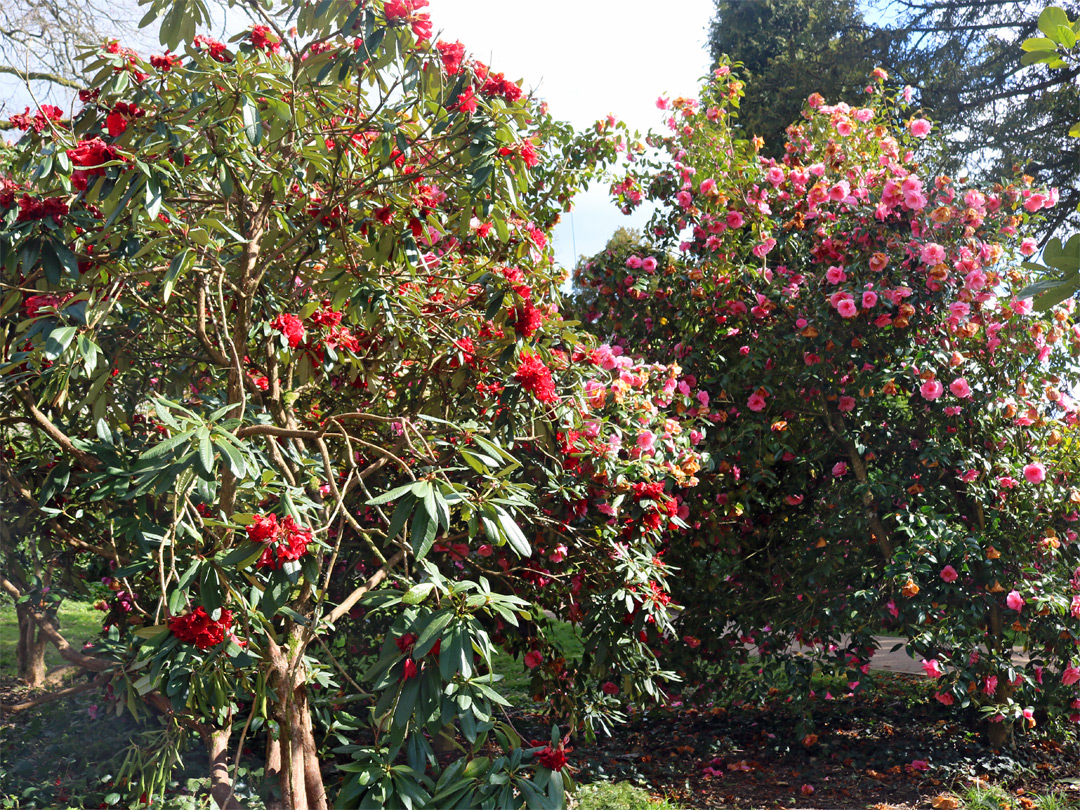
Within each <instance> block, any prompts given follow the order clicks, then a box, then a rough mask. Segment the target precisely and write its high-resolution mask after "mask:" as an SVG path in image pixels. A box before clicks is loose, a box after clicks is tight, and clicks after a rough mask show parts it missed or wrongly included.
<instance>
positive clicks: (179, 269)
mask: <svg viewBox="0 0 1080 810" xmlns="http://www.w3.org/2000/svg"><path fill="white" fill-rule="evenodd" d="M194 255H195V254H193V253H192V252H191V250H190V249H189V248H184V249H183V250H181V251H180V252H179V253H177V254H176V255H175V256H173V259H172V261H171V262H169V269H168V271H166V273H165V287H164V290H163V292H162V297H163V298H164V300H165V301H166V302H168V300H169V297H170V296H171V295H172V292H173V289H174V288H175V287H176V282H177V281H178V280H179V279H180V276H181V274H183V273H184V272H186V271H187V269H188V267H190V266H191V264H193V262H189V261H188V259H189V258H190V259H193V258H194Z"/></svg>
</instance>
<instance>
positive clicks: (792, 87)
mask: <svg viewBox="0 0 1080 810" xmlns="http://www.w3.org/2000/svg"><path fill="white" fill-rule="evenodd" d="M881 38H882V32H881V31H880V30H878V29H876V28H875V27H874V26H872V25H869V24H868V23H867V22H866V21H865V20H864V18H863V14H862V12H861V10H860V8H859V3H858V2H857V0H820V1H819V0H717V3H716V16H715V18H714V19H713V22H712V26H711V29H710V38H709V49H710V52H711V54H712V59H713V62H714V63H716V64H720V63H721V61H723V62H724V63H725V64H727V63H728V61H729V59H730V60H736V61H738V62H741V63H742V66H743V70H744V71H745V77H746V79H747V86H746V95H745V96H744V97H743V98H742V99H741V101H740V104H739V109H738V115H739V120H740V121H741V123H742V126H743V129H744V130H745V131H746V133H747V134H748V135H760V136H761V137H762V138H763V139H764V140H765V147H764V150H765V153H766V154H770V155H774V156H779V155H780V154H781V153H782V150H783V145H784V142H785V135H784V131H785V130H786V129H787V127H788V125H789V124H791V123H792V122H794V121H795V120H797V119H798V117H799V113H800V111H801V110H802V107H803V103H804V102H805V101H806V98H807V96H809V95H810V94H811V93H815V92H817V93H821V94H823V95H825V96H826V97H828V98H830V99H836V100H838V101H839V100H846V101H849V102H850V103H857V101H858V98H859V96H860V95H863V93H862V90H863V88H864V87H865V86H866V80H867V77H868V76H869V75H870V73H871V71H872V70H873V69H874V67H876V66H877V64H878V62H879V56H878V53H879V50H880V42H879V40H880V39H881ZM725 55H726V57H727V58H725Z"/></svg>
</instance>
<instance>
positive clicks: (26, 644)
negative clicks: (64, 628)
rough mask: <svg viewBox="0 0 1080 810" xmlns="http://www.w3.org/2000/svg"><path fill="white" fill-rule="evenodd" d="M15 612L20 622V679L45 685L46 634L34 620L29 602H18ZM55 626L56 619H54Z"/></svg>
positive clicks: (47, 643)
mask: <svg viewBox="0 0 1080 810" xmlns="http://www.w3.org/2000/svg"><path fill="white" fill-rule="evenodd" d="M15 614H16V616H17V617H18V622H19V640H18V643H17V644H16V645H15V659H16V662H17V663H18V672H19V680H20V681H22V682H23V683H25V684H26V685H27V686H33V687H42V686H44V685H45V649H46V648H47V647H48V646H49V642H48V639H46V638H45V634H44V633H42V632H41V630H40V629H39V628H38V625H37V622H35V621H34V617H33V608H32V607H31V606H30V605H29V603H26V602H24V603H22V604H17V605H16V606H15ZM51 623H52V625H53V627H56V621H55V620H52V622H51Z"/></svg>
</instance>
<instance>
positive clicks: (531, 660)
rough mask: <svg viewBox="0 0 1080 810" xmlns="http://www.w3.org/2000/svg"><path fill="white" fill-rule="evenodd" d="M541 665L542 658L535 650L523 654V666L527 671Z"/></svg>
mask: <svg viewBox="0 0 1080 810" xmlns="http://www.w3.org/2000/svg"><path fill="white" fill-rule="evenodd" d="M542 663H544V656H542V655H541V654H540V653H539V652H537V651H536V650H532V651H531V652H527V653H525V666H527V667H528V668H529V669H536V668H537V667H538V666H540V665H541V664H542Z"/></svg>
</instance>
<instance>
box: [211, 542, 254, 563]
mask: <svg viewBox="0 0 1080 810" xmlns="http://www.w3.org/2000/svg"><path fill="white" fill-rule="evenodd" d="M265 549H266V546H265V545H263V544H262V543H255V542H252V541H251V540H246V541H244V542H243V543H241V544H240V545H238V546H237V547H236V548H234V549H231V550H230V551H229V553H228V554H226V555H225V556H223V557H221V558H220V559H219V560H218V564H219V565H221V566H223V567H231V566H236V567H237V568H247V567H248V566H249V565H251V564H252V563H253V562H255V560H257V559H258V558H259V557H260V556H261V555H262V553H263V551H264V550H265Z"/></svg>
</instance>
